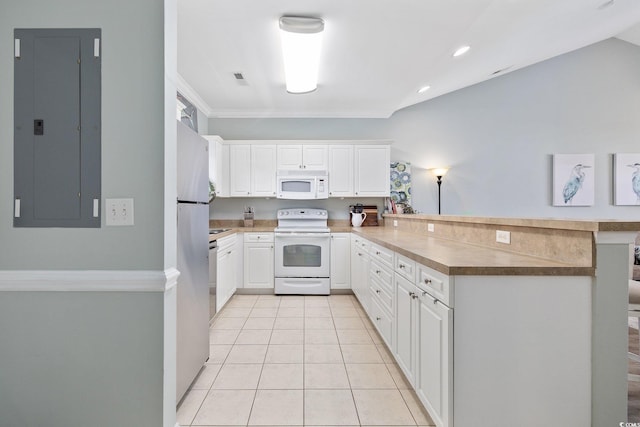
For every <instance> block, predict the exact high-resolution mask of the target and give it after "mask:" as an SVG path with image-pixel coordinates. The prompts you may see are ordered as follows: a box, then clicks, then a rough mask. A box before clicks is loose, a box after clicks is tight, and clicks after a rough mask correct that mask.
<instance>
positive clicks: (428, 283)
mask: <svg viewBox="0 0 640 427" xmlns="http://www.w3.org/2000/svg"><path fill="white" fill-rule="evenodd" d="M424 283H426V284H427V285H430V284H431V283H432V282H431V279H424Z"/></svg>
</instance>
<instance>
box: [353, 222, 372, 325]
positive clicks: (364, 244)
mask: <svg viewBox="0 0 640 427" xmlns="http://www.w3.org/2000/svg"><path fill="white" fill-rule="evenodd" d="M369 244H370V243H369V241H368V240H365V239H363V238H361V237H359V236H355V235H353V234H352V235H351V289H352V290H353V293H354V294H355V295H356V297H357V298H358V301H360V305H362V308H364V311H366V312H367V313H369V301H370V299H371V296H370V294H369Z"/></svg>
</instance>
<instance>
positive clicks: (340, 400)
mask: <svg viewBox="0 0 640 427" xmlns="http://www.w3.org/2000/svg"><path fill="white" fill-rule="evenodd" d="M210 336H211V352H210V357H209V361H208V362H207V365H206V366H205V368H204V369H203V370H202V372H201V373H200V375H199V376H198V378H197V379H196V381H195V382H194V383H193V385H192V387H191V389H190V390H189V391H188V392H187V395H186V396H185V398H184V400H183V402H182V404H181V405H180V407H179V408H178V422H179V423H180V425H181V426H222V425H226V426H253V425H256V426H258V425H268V426H276V425H278V426H285V425H286V426H303V425H310V426H358V425H363V426H374V425H376V426H381V425H386V426H390V425H393V426H416V425H418V426H432V425H434V423H433V421H432V420H431V418H430V417H429V415H428V414H427V413H426V411H425V410H424V408H423V407H422V405H421V404H420V402H419V400H418V398H417V397H416V395H415V393H414V392H413V390H411V387H410V386H409V385H408V384H407V382H406V380H405V379H404V376H403V375H402V373H401V371H400V369H399V368H398V366H397V365H396V364H395V363H394V361H393V358H392V356H391V354H390V353H389V351H388V349H387V348H386V346H385V344H383V342H382V340H381V338H380V336H379V335H378V334H377V333H376V331H375V330H374V326H373V325H372V324H371V322H370V321H369V320H368V318H367V317H366V314H365V313H364V311H363V310H362V308H361V306H360V305H359V303H358V301H357V300H356V299H355V297H354V296H352V295H331V296H328V297H323V296H304V297H303V296H283V297H279V296H275V295H236V296H234V297H233V298H232V299H231V301H229V303H228V304H227V306H226V307H225V308H224V309H223V310H222V311H221V312H220V313H218V315H217V317H216V320H215V322H214V324H213V326H212V327H211V330H210Z"/></svg>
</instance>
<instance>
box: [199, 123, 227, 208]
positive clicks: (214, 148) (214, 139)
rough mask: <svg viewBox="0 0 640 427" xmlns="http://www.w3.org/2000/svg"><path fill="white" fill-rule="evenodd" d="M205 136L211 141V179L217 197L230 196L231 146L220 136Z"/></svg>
mask: <svg viewBox="0 0 640 427" xmlns="http://www.w3.org/2000/svg"><path fill="white" fill-rule="evenodd" d="M205 138H206V139H207V140H208V141H209V181H211V182H212V183H213V184H214V186H215V188H216V196H217V197H229V146H228V145H226V144H223V143H222V138H220V137H219V136H216V135H207V136H205Z"/></svg>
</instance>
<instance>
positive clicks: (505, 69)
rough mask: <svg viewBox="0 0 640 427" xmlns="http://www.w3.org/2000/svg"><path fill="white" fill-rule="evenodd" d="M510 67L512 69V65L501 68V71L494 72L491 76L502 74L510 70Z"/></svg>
mask: <svg viewBox="0 0 640 427" xmlns="http://www.w3.org/2000/svg"><path fill="white" fill-rule="evenodd" d="M511 67H513V65H510V66H508V67H506V68H502V69H500V70H497V71H494V72H493V73H491V75H492V76H495V75H496V74H500V73H504V72H505V71H507V70H510V69H511Z"/></svg>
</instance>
